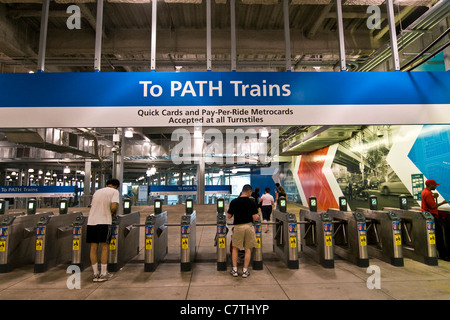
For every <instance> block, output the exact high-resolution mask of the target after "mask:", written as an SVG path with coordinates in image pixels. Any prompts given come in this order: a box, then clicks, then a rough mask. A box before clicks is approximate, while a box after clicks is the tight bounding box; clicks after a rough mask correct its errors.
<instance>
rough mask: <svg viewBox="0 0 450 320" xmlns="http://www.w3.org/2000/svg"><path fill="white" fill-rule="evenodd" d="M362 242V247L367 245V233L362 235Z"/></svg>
mask: <svg viewBox="0 0 450 320" xmlns="http://www.w3.org/2000/svg"><path fill="white" fill-rule="evenodd" d="M360 242H361V247H365V246H366V245H367V238H366V235H365V234H363V235H361V237H360Z"/></svg>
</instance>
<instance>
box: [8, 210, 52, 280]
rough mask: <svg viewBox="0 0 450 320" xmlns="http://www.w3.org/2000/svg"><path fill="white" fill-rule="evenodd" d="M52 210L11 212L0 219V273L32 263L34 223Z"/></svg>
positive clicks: (34, 236)
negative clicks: (27, 213) (35, 212)
mask: <svg viewBox="0 0 450 320" xmlns="http://www.w3.org/2000/svg"><path fill="white" fill-rule="evenodd" d="M47 215H53V212H41V213H39V214H36V215H25V214H24V213H11V214H7V215H5V216H4V217H2V219H1V221H0V273H7V272H10V271H12V270H13V269H14V268H17V267H20V266H24V265H27V264H33V263H34V261H35V253H36V250H35V243H36V242H35V239H36V225H37V222H38V221H39V219H40V218H41V217H43V216H47Z"/></svg>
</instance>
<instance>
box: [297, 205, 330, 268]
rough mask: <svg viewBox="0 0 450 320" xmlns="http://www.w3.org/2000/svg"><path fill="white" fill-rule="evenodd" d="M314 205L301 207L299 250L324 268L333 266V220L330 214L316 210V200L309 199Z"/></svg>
mask: <svg viewBox="0 0 450 320" xmlns="http://www.w3.org/2000/svg"><path fill="white" fill-rule="evenodd" d="M311 202H312V203H313V205H314V206H315V207H313V208H312V209H313V210H311V208H310V209H309V210H308V209H301V210H300V213H299V216H300V222H301V223H302V224H300V236H301V250H302V251H303V252H305V253H306V254H308V255H309V256H311V257H312V258H313V259H314V260H315V261H317V262H318V263H320V264H321V265H322V266H323V267H324V268H334V245H333V244H334V241H333V221H332V218H331V215H329V214H328V213H327V212H325V211H314V209H315V210H317V207H316V203H317V202H316V201H315V200H313V201H310V203H311Z"/></svg>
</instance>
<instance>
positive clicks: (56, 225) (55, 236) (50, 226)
mask: <svg viewBox="0 0 450 320" xmlns="http://www.w3.org/2000/svg"><path fill="white" fill-rule="evenodd" d="M80 215H82V213H81V212H71V213H68V214H63V215H47V216H41V217H40V219H39V221H38V222H37V225H36V246H35V249H36V256H35V261H34V272H35V273H42V272H45V271H46V270H47V269H48V268H51V267H54V266H56V265H58V264H60V263H66V262H68V261H70V260H71V258H72V252H71V251H70V250H69V249H68V248H69V247H70V246H71V245H72V243H73V242H72V239H71V237H70V234H71V233H70V231H72V224H73V221H74V220H75V218H76V217H77V216H80Z"/></svg>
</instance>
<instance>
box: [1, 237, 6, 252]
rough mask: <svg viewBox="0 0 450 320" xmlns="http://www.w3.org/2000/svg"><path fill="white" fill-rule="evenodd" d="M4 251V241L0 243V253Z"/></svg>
mask: <svg viewBox="0 0 450 320" xmlns="http://www.w3.org/2000/svg"><path fill="white" fill-rule="evenodd" d="M5 250H6V241H4V240H2V241H0V252H5Z"/></svg>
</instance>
